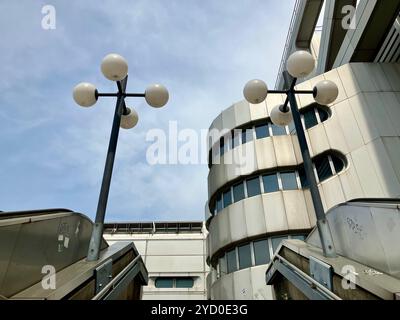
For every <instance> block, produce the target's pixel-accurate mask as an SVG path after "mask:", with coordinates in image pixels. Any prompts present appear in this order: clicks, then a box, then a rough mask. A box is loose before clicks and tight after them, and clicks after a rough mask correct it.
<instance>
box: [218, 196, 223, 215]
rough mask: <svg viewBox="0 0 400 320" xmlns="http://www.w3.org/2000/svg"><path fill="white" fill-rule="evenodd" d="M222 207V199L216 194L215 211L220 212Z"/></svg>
mask: <svg viewBox="0 0 400 320" xmlns="http://www.w3.org/2000/svg"><path fill="white" fill-rule="evenodd" d="M222 209H223V206H222V199H221V196H220V195H218V198H217V212H220V211H221V210H222Z"/></svg>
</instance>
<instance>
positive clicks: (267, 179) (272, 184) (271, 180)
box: [263, 173, 279, 192]
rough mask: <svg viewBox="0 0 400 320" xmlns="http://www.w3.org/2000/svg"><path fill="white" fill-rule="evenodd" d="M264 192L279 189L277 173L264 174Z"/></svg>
mask: <svg viewBox="0 0 400 320" xmlns="http://www.w3.org/2000/svg"><path fill="white" fill-rule="evenodd" d="M263 183H264V192H276V191H279V184H278V176H277V175H276V173H274V174H267V175H265V176H263Z"/></svg>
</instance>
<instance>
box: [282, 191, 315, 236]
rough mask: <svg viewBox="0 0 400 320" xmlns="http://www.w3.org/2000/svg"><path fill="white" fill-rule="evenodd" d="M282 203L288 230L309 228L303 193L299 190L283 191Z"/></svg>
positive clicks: (310, 226)
mask: <svg viewBox="0 0 400 320" xmlns="http://www.w3.org/2000/svg"><path fill="white" fill-rule="evenodd" d="M282 195H283V203H284V205H285V212H286V218H287V223H288V228H289V229H290V230H306V229H311V228H312V225H311V224H310V219H309V217H308V214H307V206H306V201H305V198H304V193H303V192H301V191H300V192H299V191H296V190H294V191H283V192H282Z"/></svg>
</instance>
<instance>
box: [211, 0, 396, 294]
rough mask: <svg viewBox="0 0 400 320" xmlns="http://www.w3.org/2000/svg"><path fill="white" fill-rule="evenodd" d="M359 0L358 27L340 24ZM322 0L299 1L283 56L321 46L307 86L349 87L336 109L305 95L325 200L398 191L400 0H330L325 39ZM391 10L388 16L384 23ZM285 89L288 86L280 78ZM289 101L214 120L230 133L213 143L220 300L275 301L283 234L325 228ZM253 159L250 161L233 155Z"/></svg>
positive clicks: (215, 275) (214, 247) (270, 100)
mask: <svg viewBox="0 0 400 320" xmlns="http://www.w3.org/2000/svg"><path fill="white" fill-rule="evenodd" d="M356 4H357V9H356V16H358V19H356V28H355V29H348V30H339V29H337V27H336V26H337V24H339V23H341V21H342V20H341V19H343V15H342V16H341V15H340V14H341V12H342V11H341V9H342V7H343V5H356ZM322 5H323V1H315V0H314V1H311V0H310V1H306V0H304V1H297V3H296V7H295V12H294V17H293V20H292V24H291V28H290V32H289V36H288V43H287V45H286V48H285V52H284V55H283V61H286V59H287V57H288V56H289V55H290V53H292V52H294V51H295V50H298V49H306V50H310V51H311V52H313V50H314V52H315V48H318V50H319V51H318V52H319V53H318V56H316V60H317V61H318V67H317V69H316V71H315V73H314V74H313V75H312V76H311V78H309V79H306V80H305V81H303V82H302V83H300V84H299V85H298V86H297V89H300V90H312V88H313V87H314V85H315V84H316V83H317V82H319V81H321V80H324V79H327V80H332V81H334V82H335V83H336V84H337V85H338V87H339V96H338V98H337V100H336V101H335V102H334V103H333V104H331V105H329V106H328V107H324V106H320V105H318V104H316V103H315V101H314V100H313V98H312V97H311V96H298V104H299V108H300V112H301V113H302V122H303V126H304V128H305V129H306V136H307V140H308V144H309V147H310V152H311V156H312V158H313V162H314V171H315V176H316V178H317V181H318V185H319V190H320V194H321V197H322V201H323V205H324V208H325V210H326V211H328V210H329V209H331V208H333V207H335V206H337V205H339V204H341V203H344V202H346V201H350V200H354V199H359V198H398V197H400V162H399V159H400V126H399V123H400V65H399V64H398V59H399V54H400V50H399V46H397V49H396V50H393V47H394V46H395V43H397V42H398V41H399V34H398V29H397V27H396V26H397V25H398V19H397V17H398V13H399V9H400V2H399V1H393V2H390V3H388V2H387V1H369V0H365V1H363V0H361V1H358V2H357V1H328V2H327V4H326V5H325V11H324V25H323V27H322V30H318V31H317V32H319V33H320V35H321V37H320V38H316V37H315V26H316V23H317V21H318V18H319V14H320V13H321V11H322V7H323V6H322ZM382 15H385V16H386V19H385V21H384V23H381V24H380V25H378V24H377V21H378V20H379V19H378V18H379V17H381V18H382ZM377 19H378V20H377ZM310 21H311V22H312V23H311V25H310ZM382 24H383V25H384V26H386V27H384V26H383V27H382ZM327 29H329V30H327ZM372 35H373V37H372ZM313 38H314V41H312V39H313ZM315 39H318V41H319V43H318V41H317V43H316V42H315V41H316V40H315ZM312 43H313V45H311V44H312ZM314 55H315V54H314ZM385 62H387V63H385ZM282 66H284V63H283V64H282ZM281 70H283V69H282V68H281ZM277 88H278V89H282V88H283V82H282V79H281V77H280V76H278V79H277ZM283 102H284V96H280V95H269V96H268V97H267V99H266V101H265V102H263V103H261V104H258V105H252V104H249V103H247V102H245V101H241V102H238V103H236V104H234V105H233V106H231V107H230V108H228V109H226V110H225V111H223V112H222V113H221V114H220V115H219V116H218V117H217V118H216V119H215V120H214V121H213V123H212V124H211V127H210V132H214V134H213V136H215V132H220V135H219V136H217V137H216V138H215V137H214V139H213V140H212V141H211V143H210V144H209V151H210V152H209V160H210V161H209V162H210V164H209V167H210V171H209V176H208V192H209V198H208V202H207V205H206V225H207V228H208V230H209V235H208V237H207V261H208V263H209V265H210V268H211V270H210V271H211V272H210V274H209V276H208V279H207V285H208V297H209V298H210V299H273V295H272V290H271V288H269V287H267V286H266V285H265V271H266V269H267V266H268V263H269V261H270V259H271V257H272V255H273V254H274V252H275V250H276V249H277V247H278V245H279V243H280V241H281V240H282V239H284V238H300V239H301V238H304V237H305V236H306V235H307V234H308V232H309V231H310V230H311V229H312V228H313V227H314V226H315V222H316V221H315V213H314V209H313V205H312V201H311V196H310V192H309V190H308V183H307V180H306V179H305V174H304V171H303V168H302V157H301V153H300V150H299V145H298V142H297V137H296V136H295V135H296V133H295V130H294V128H293V125H290V126H288V127H285V128H282V127H277V126H275V125H274V124H273V123H272V122H271V120H270V113H271V110H272V108H274V107H275V106H276V105H278V104H282V103H283ZM243 157H244V158H246V159H247V160H248V161H247V162H246V165H245V166H243V163H240V165H239V166H238V163H237V162H235V161H232V159H241V158H243Z"/></svg>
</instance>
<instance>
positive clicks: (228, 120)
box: [222, 106, 236, 130]
mask: <svg viewBox="0 0 400 320" xmlns="http://www.w3.org/2000/svg"><path fill="white" fill-rule="evenodd" d="M235 127H236V116H235V106H231V107H230V108H228V109H226V110H224V111H223V112H222V128H223V129H228V130H232V129H233V128H235Z"/></svg>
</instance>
